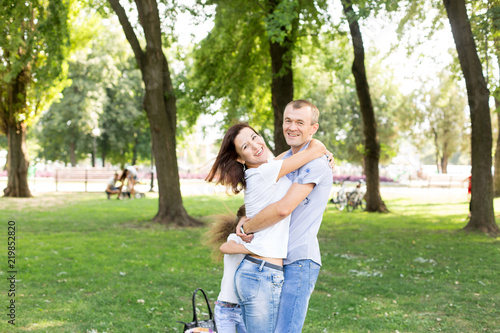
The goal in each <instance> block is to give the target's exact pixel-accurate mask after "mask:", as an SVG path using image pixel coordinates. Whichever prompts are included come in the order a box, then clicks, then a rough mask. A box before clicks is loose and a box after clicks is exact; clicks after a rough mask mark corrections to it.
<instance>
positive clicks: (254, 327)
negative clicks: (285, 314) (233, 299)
mask: <svg viewBox="0 0 500 333" xmlns="http://www.w3.org/2000/svg"><path fill="white" fill-rule="evenodd" d="M250 260H252V261H250ZM253 261H255V262H253ZM283 281H284V277H283V268H282V267H281V266H277V265H273V264H270V263H268V262H266V261H263V260H259V259H255V258H253V257H250V258H249V256H247V257H245V259H243V261H242V262H241V263H240V265H239V266H238V269H237V270H236V273H235V275H234V282H235V285H236V294H237V295H238V300H239V302H238V303H239V304H240V306H241V309H242V313H243V321H244V322H245V326H246V329H247V332H248V333H272V332H274V329H275V328H276V321H277V318H278V307H279V302H280V296H281V288H282V287H283Z"/></svg>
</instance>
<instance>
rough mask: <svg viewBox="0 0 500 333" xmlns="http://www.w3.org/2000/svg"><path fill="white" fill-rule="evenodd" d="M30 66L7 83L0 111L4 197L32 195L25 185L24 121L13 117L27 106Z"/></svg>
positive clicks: (26, 173) (26, 157) (26, 156)
mask: <svg viewBox="0 0 500 333" xmlns="http://www.w3.org/2000/svg"><path fill="white" fill-rule="evenodd" d="M30 79H31V78H30V70H29V68H27V67H25V68H23V69H22V70H21V71H20V72H19V74H18V75H17V76H16V77H15V78H14V79H12V81H11V82H9V83H8V85H7V93H6V94H5V95H6V97H7V98H6V99H7V110H2V113H1V114H2V116H3V117H2V119H1V121H0V122H1V123H2V127H3V128H4V130H5V132H6V135H7V142H8V147H9V148H8V156H7V187H6V188H5V189H4V190H3V192H4V196H7V197H31V191H30V189H29V185H28V166H29V162H28V154H27V149H26V124H25V123H24V122H22V121H19V120H18V119H16V116H15V115H16V114H18V113H19V112H18V111H20V110H24V109H25V108H27V105H26V89H27V86H28V84H29V82H30Z"/></svg>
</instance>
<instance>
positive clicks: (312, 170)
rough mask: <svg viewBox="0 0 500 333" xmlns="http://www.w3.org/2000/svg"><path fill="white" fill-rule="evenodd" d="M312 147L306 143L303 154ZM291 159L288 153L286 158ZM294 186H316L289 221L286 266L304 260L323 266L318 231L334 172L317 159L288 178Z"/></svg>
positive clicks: (324, 160) (322, 158) (323, 160)
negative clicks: (308, 147)
mask: <svg viewBox="0 0 500 333" xmlns="http://www.w3.org/2000/svg"><path fill="white" fill-rule="evenodd" d="M307 146H309V143H307V144H306V145H305V146H304V147H302V149H301V150H303V149H306V148H307ZM290 156H292V151H291V150H289V151H288V152H287V153H286V154H285V156H284V157H283V158H288V157H290ZM287 177H288V179H290V180H291V181H292V182H293V183H298V184H311V183H312V184H315V186H314V189H313V190H312V191H311V193H309V195H308V196H307V197H306V198H305V199H304V200H303V201H302V202H301V203H300V204H299V205H298V206H297V208H295V210H294V211H293V213H292V218H291V220H290V237H289V240H288V255H287V258H286V259H285V260H284V261H283V264H284V265H288V264H291V263H292V262H294V261H297V260H302V259H311V260H312V261H314V262H316V263H317V264H319V265H321V254H320V251H319V243H318V237H317V236H318V231H319V227H320V226H321V221H322V220H323V212H324V211H325V208H326V205H327V203H328V198H329V196H330V190H331V188H332V184H333V173H332V169H331V168H330V166H329V165H328V161H327V159H326V157H325V156H323V157H320V158H317V159H315V160H313V161H311V162H309V163H307V164H306V165H304V166H302V167H301V168H300V169H297V170H295V171H292V172H291V173H289V174H288V175H287Z"/></svg>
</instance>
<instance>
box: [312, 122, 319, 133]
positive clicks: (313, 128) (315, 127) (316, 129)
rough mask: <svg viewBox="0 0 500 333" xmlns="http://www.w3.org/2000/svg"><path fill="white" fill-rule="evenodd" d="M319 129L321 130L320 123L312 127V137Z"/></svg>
mask: <svg viewBox="0 0 500 333" xmlns="http://www.w3.org/2000/svg"><path fill="white" fill-rule="evenodd" d="M318 129H319V124H318V123H316V124H314V125H313V126H312V128H311V135H314V134H316V132H317V131H318Z"/></svg>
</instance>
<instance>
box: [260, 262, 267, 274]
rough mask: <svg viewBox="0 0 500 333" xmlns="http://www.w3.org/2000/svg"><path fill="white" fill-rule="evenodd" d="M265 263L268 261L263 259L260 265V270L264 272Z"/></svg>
mask: <svg viewBox="0 0 500 333" xmlns="http://www.w3.org/2000/svg"><path fill="white" fill-rule="evenodd" d="M265 264H266V261H265V260H262V263H261V264H260V267H259V272H262V268H264V265H265Z"/></svg>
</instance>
